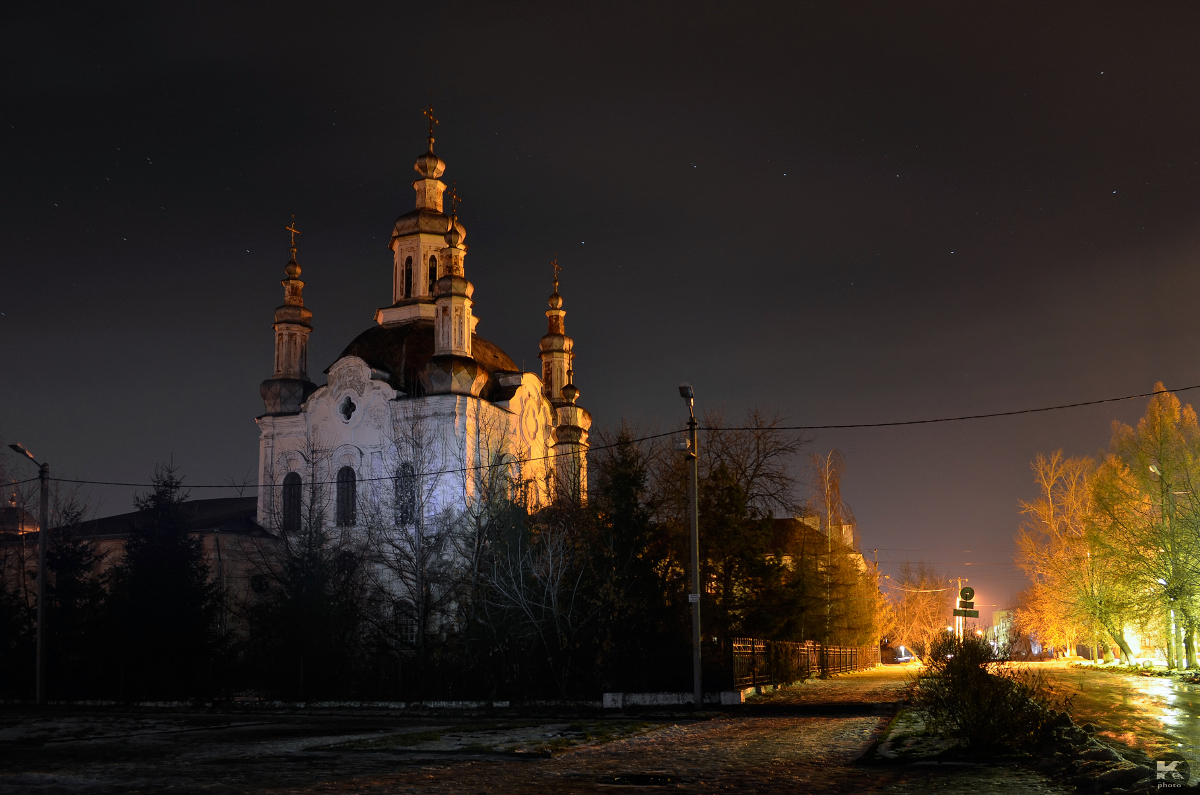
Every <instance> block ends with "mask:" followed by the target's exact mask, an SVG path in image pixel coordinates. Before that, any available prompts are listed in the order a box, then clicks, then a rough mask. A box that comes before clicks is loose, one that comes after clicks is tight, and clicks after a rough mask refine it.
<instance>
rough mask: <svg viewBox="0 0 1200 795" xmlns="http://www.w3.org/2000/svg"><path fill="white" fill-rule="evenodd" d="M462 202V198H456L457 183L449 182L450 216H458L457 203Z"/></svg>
mask: <svg viewBox="0 0 1200 795" xmlns="http://www.w3.org/2000/svg"><path fill="white" fill-rule="evenodd" d="M460 204H462V199H460V198H458V183H457V182H451V183H450V217H451V218H458V205H460Z"/></svg>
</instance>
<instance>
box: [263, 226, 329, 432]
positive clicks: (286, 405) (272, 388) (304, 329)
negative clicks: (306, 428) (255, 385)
mask: <svg viewBox="0 0 1200 795" xmlns="http://www.w3.org/2000/svg"><path fill="white" fill-rule="evenodd" d="M284 228H285V229H287V230H288V231H289V232H291V233H292V246H291V248H292V258H291V259H290V260H289V261H288V264H287V265H285V266H284V268H283V272H284V275H285V276H286V277H287V278H285V279H284V280H283V281H282V282H280V283H281V284H282V285H283V305H282V306H280V307H277V308H276V309H275V325H274V328H275V372H274V373H273V374H272V375H271V377H270V378H268V379H267V380H266V381H263V382H262V385H261V386H260V387H259V394H260V395H261V396H262V399H263V405H264V406H265V407H266V410H267V412H266V413H267V414H297V413H299V411H300V406H301V405H302V404H303V403H304V401H305V399H306V398H308V396H309V395H311V394H312V393H313V391H314V390H315V389H316V388H317V387H316V385H315V384H314V383H313V382H312V381H310V380H309V378H308V335H309V334H311V333H312V323H311V321H312V310H311V309H309V308H308V307H306V306H305V305H304V282H302V281H301V280H300V264H299V263H298V262H296V235H298V234H300V230H299V229H297V228H296V217H295V216H292V223H291V225H290V226H287V227H284Z"/></svg>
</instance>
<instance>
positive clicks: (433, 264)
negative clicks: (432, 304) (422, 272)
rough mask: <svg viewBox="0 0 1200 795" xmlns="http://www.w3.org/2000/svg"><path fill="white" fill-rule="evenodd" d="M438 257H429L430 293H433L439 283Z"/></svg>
mask: <svg viewBox="0 0 1200 795" xmlns="http://www.w3.org/2000/svg"><path fill="white" fill-rule="evenodd" d="M437 280H438V275H437V257H430V258H429V294H430V295H433V287H434V285H435V284H437Z"/></svg>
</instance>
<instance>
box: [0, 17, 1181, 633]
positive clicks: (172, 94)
mask: <svg viewBox="0 0 1200 795" xmlns="http://www.w3.org/2000/svg"><path fill="white" fill-rule="evenodd" d="M20 5H25V6H27V8H25V9H21V8H20V7H19V6H20ZM116 5H117V4H83V3H79V4H75V5H67V4H63V5H56V6H52V5H49V4H41V3H37V4H34V3H28V4H6V6H5V8H4V10H3V11H0V74H2V75H3V77H2V78H0V86H2V89H0V90H2V91H3V94H2V97H0V101H2V103H3V104H2V108H3V111H2V113H0V252H2V254H0V275H2V277H3V287H2V288H0V340H2V341H3V349H4V352H5V357H4V364H3V372H4V375H3V376H2V377H0V439H2V440H3V441H4V442H5V443H7V442H10V441H12V440H14V439H15V440H20V441H21V442H23V443H25V444H26V445H27V446H28V447H29V448H30V449H31V450H33V451H34V453H35V454H37V455H38V456H40V457H44V458H45V459H47V460H48V461H49V462H50V463H51V465H52V467H53V472H54V474H56V475H62V476H75V477H81V478H90V479H104V480H129V481H137V482H144V481H146V480H147V479H148V477H149V475H150V473H151V472H152V470H153V468H154V465H155V463H156V462H159V461H164V460H167V459H171V458H173V460H174V462H175V463H176V464H178V465H179V466H180V467H181V471H182V472H183V473H184V474H185V475H186V476H187V479H188V482H191V483H194V484H211V483H221V482H224V481H225V480H226V478H228V477H231V476H232V477H234V478H241V477H244V476H247V475H249V476H250V477H253V469H254V466H255V462H256V460H257V448H256V444H257V429H256V426H255V424H254V417H255V416H256V415H258V414H260V413H261V412H262V410H263V409H262V402H261V400H260V398H259V394H258V385H259V382H260V381H262V380H263V379H264V378H267V377H269V376H270V375H271V366H272V351H273V334H272V331H271V321H272V312H273V310H274V308H275V307H276V306H277V305H279V304H280V303H282V288H281V287H280V285H279V280H280V279H281V278H282V277H283V270H282V268H283V265H284V263H285V262H286V261H287V258H288V250H287V248H288V235H287V233H286V232H285V231H284V230H283V227H284V226H285V225H286V224H288V223H289V222H290V220H291V217H292V215H293V214H295V216H296V223H297V225H298V227H299V228H300V229H301V230H302V233H303V234H302V236H301V238H300V240H299V246H300V257H299V259H300V263H301V265H302V266H303V268H304V274H303V278H304V279H305V281H306V282H307V288H306V290H305V299H306V303H307V305H308V306H309V307H311V309H312V310H313V313H314V320H313V323H314V326H315V329H316V330H315V332H314V334H313V336H312V340H311V345H312V347H311V352H310V367H309V369H310V373H311V374H312V375H313V376H314V378H315V379H316V380H318V381H321V380H322V379H323V376H322V375H321V371H322V370H324V369H325V368H326V367H327V366H328V365H329V364H330V363H331V362H332V361H333V359H334V357H335V356H336V355H337V354H338V353H339V352H340V351H341V350H342V348H343V347H344V346H345V345H346V344H347V343H348V342H349V341H350V340H351V339H352V338H353V337H354V336H355V335H357V334H358V333H359V332H361V331H362V330H364V329H366V328H368V327H369V326H370V325H371V324H372V322H373V321H372V316H373V313H374V311H375V309H376V308H377V307H379V306H383V305H385V304H387V302H388V301H389V300H390V295H391V293H390V290H391V276H390V267H391V253H390V252H389V251H388V249H387V243H388V240H389V236H390V231H391V228H392V223H393V221H394V220H395V218H396V217H397V216H399V215H401V214H403V213H405V212H407V211H408V210H410V209H411V208H412V207H413V191H412V189H411V188H410V184H411V182H412V180H413V179H414V178H415V177H416V174H415V172H414V171H413V169H412V162H413V160H414V158H415V156H416V155H417V154H419V153H420V152H422V151H423V150H424V147H425V135H426V132H425V119H424V118H423V117H422V115H421V110H422V108H423V107H424V106H425V103H426V102H427V101H428V98H429V93H430V92H431V91H432V92H433V98H434V103H435V106H436V108H437V115H438V116H439V118H440V119H441V124H440V126H439V128H438V131H437V134H436V135H437V145H436V149H437V152H438V154H439V155H441V156H442V157H443V158H444V159H445V160H446V161H447V163H448V169H447V172H446V175H445V176H444V177H443V179H444V180H445V181H447V182H450V181H456V182H457V186H458V190H459V193H460V194H461V196H462V197H463V205H462V210H461V219H462V221H463V223H464V224H465V226H466V227H467V230H468V237H467V240H466V242H467V243H468V244H469V246H470V254H469V255H468V257H467V260H466V267H467V275H468V277H469V278H470V279H471V281H472V282H474V284H475V287H476V292H475V300H476V302H477V303H476V309H477V311H478V314H479V315H480V316H481V317H482V321H481V323H480V325H479V333H480V335H481V336H484V337H486V338H488V339H490V340H492V341H493V342H496V343H497V344H499V345H500V346H501V347H502V348H504V349H505V350H506V351H507V352H508V353H509V354H510V355H511V356H512V357H513V358H514V360H515V361H517V362H518V363H519V364H523V365H524V367H525V368H526V369H529V370H534V371H536V370H537V369H538V367H537V365H538V360H537V358H536V357H537V350H538V345H537V343H538V339H539V337H540V336H541V335H542V334H544V333H545V328H546V321H545V317H544V315H543V312H544V310H545V309H546V304H545V300H546V296H547V294H548V293H549V292H550V267H549V261H550V259H551V258H552V257H553V256H555V254H557V255H558V257H559V261H560V262H561V263H562V265H563V267H564V270H563V275H562V292H563V295H564V298H565V308H566V309H567V312H568V314H567V331H568V333H569V334H571V335H572V336H573V337H574V338H575V340H576V350H577V353H578V359H577V367H576V384H577V385H578V386H579V388H580V390H581V393H582V394H581V397H580V402H581V403H582V404H583V405H585V406H586V407H588V408H589V409H590V410H591V412H592V415H593V417H594V418H595V421H596V426H597V427H599V428H606V427H607V428H612V427H613V426H615V425H617V424H619V423H620V421H621V420H622V419H626V420H628V421H629V422H630V423H632V424H634V425H635V426H637V427H638V428H640V429H642V430H645V431H652V430H665V429H669V428H670V427H673V426H675V425H676V424H678V423H679V422H680V421H681V419H682V418H683V417H684V414H683V411H684V407H683V404H682V401H681V400H680V399H679V397H678V392H677V390H676V385H677V384H678V383H679V382H680V381H684V380H687V381H691V382H692V383H693V384H694V385H695V389H696V394H697V404H698V407H699V408H700V409H701V410H707V409H723V410H724V411H725V413H726V416H727V418H728V419H730V420H731V421H732V420H736V419H739V418H740V416H741V415H742V413H743V412H744V411H745V409H746V408H747V407H748V406H751V405H756V406H760V407H763V408H765V409H768V410H777V411H779V412H782V413H784V414H786V416H787V417H788V418H789V419H790V420H791V421H792V422H793V423H795V424H802V425H812V424H826V423H857V422H880V421H891V420H905V419H919V418H927V417H938V416H945V415H957V414H972V413H980V412H991V411H1004V410H1010V409H1020V408H1027V407H1034V406H1043V405H1053V404H1059V403H1069V402H1076V401H1084V400H1091V399H1097V398H1104V397H1112V396H1118V395H1127V394H1134V393H1140V392H1145V391H1148V390H1149V389H1150V388H1151V387H1152V386H1153V384H1154V382H1155V381H1156V380H1162V381H1164V382H1166V383H1167V385H1168V386H1185V385H1193V384H1198V383H1200V368H1198V366H1197V365H1198V363H1200V353H1198V351H1197V348H1198V343H1200V318H1198V316H1197V315H1198V313H1197V311H1196V307H1197V299H1198V298H1200V268H1198V267H1197V264H1198V261H1200V49H1198V47H1197V42H1198V41H1200V16H1198V15H1197V13H1195V6H1194V4H1187V5H1183V4H1180V5H1172V4H1167V3H1158V4H1154V5H1143V4H1128V5H1127V6H1126V7H1125V8H1124V9H1123V10H1109V11H1105V10H1104V6H1103V5H1102V4H1095V3H1088V4H1080V5H1075V6H1071V5H1066V4H1053V5H1052V6H1051V7H1049V8H1047V7H1045V6H1046V4H1042V3H1038V4H1030V5H1026V6H1023V5H1019V4H1015V3H1005V4H990V5H991V8H990V13H983V12H981V11H979V4H961V3H945V4H937V5H922V4H919V3H904V4H891V3H886V4H885V3H874V4H872V3H865V4H864V3H832V2H831V3H826V4H822V5H800V4H786V5H785V4H780V5H768V4H761V5H752V4H734V3H726V4H711V3H709V4H706V3H698V4H697V3H691V4H682V3H681V4H676V5H668V4H655V3H644V2H642V3H632V4H628V5H621V4H618V3H613V2H608V3H593V4H588V5H587V6H586V7H585V6H584V5H583V4H564V3H553V4H545V5H533V4H528V3H518V4H478V5H472V4H458V3H445V2H441V3H428V4H420V5H400V4H397V3H391V2H388V3H377V4H369V3H356V4H341V3H337V4H335V3H321V4H316V3H308V4H305V3H286V4H285V3H278V4H256V8H255V9H254V10H247V9H245V8H242V7H241V6H240V4H235V5H230V6H228V7H226V8H223V9H222V8H219V7H218V6H217V5H216V4H213V3H205V4H199V5H196V6H194V7H189V6H187V5H185V4H183V3H172V4H162V5H161V7H160V6H159V5H157V4H156V5H150V4H147V5H145V6H136V5H130V6H126V7H125V9H124V10H122V11H113V10H111V9H110V8H109V6H112V7H115V6H116ZM50 9H53V10H52V11H51V10H50ZM1189 394H1190V395H1193V396H1194V395H1196V394H1200V393H1185V394H1184V395H1182V397H1185V398H1187V397H1188V395H1189ZM1144 406H1145V401H1144V400H1138V401H1131V402H1129V403H1124V404H1115V405H1113V404H1110V405H1105V406H1099V407H1093V408H1086V409H1077V410H1070V411H1063V412H1057V413H1051V414H1041V415H1034V416H1026V417H1018V418H1009V419H994V420H984V421H978V422H971V423H959V424H949V425H938V426H917V427H910V428H905V429H891V430H853V431H838V432H819V433H816V434H814V435H813V442H812V444H811V445H810V446H809V447H808V450H809V451H810V452H825V451H827V450H829V449H830V448H834V447H837V448H840V449H841V450H842V451H843V452H844V453H845V456H846V459H847V465H848V472H847V480H846V485H845V495H846V498H847V501H848V502H849V503H850V505H851V507H852V508H853V510H854V513H855V514H856V516H857V518H858V522H859V530H860V533H861V536H862V542H863V547H864V548H865V549H866V550H867V554H868V558H870V557H871V555H872V553H871V552H870V550H872V549H874V548H878V549H879V552H878V555H879V560H880V563H881V565H882V566H883V570H884V571H885V572H887V573H892V574H893V575H894V574H895V568H896V566H897V565H898V563H900V562H902V561H904V560H906V559H911V560H914V561H915V560H922V559H923V560H926V561H929V562H932V563H934V564H936V567H937V568H938V569H939V570H940V571H941V572H942V574H943V575H947V576H949V575H955V576H966V577H969V578H970V582H971V584H972V585H974V586H975V587H976V590H977V591H978V596H977V598H976V603H977V604H978V605H980V606H981V609H982V610H983V615H984V617H985V618H986V617H987V616H988V615H989V614H990V610H991V609H992V608H991V607H989V605H992V604H997V605H1002V606H1006V605H1007V604H1008V603H1009V602H1010V601H1011V599H1012V596H1013V594H1014V593H1015V591H1016V590H1018V589H1019V588H1020V587H1023V581H1022V579H1021V577H1020V575H1019V574H1017V573H1016V571H1015V569H1014V568H1013V566H1012V565H1011V560H1012V554H1013V543H1012V535H1013V531H1014V529H1015V528H1016V526H1017V524H1018V522H1019V514H1018V501H1019V500H1021V499H1030V498H1031V497H1032V496H1033V485H1032V479H1031V476H1030V470H1029V462H1030V461H1031V459H1032V458H1033V457H1034V455H1035V454H1036V453H1037V452H1039V451H1045V452H1049V451H1052V450H1054V449H1056V448H1060V447H1061V448H1064V449H1065V450H1066V451H1067V452H1068V453H1070V454H1099V453H1101V452H1102V451H1103V450H1104V449H1105V448H1106V447H1107V444H1108V440H1109V435H1110V423H1111V421H1112V420H1113V419H1120V420H1122V421H1126V422H1131V421H1135V420H1136V418H1137V417H1139V416H1140V415H1141V413H1142V411H1143V409H1144ZM4 455H5V456H6V458H5V463H6V464H7V465H8V466H10V467H16V471H17V472H20V473H23V474H25V475H27V476H29V475H32V474H34V472H33V469H32V467H24V465H21V464H18V463H17V461H16V459H15V457H14V456H12V455H11V454H9V453H7V452H5V453H4ZM798 463H801V462H798ZM22 467H24V468H22ZM798 471H800V470H799V467H798ZM132 491H133V490H132V489H128V488H95V489H92V490H91V492H90V498H91V501H92V507H93V509H94V510H95V511H96V513H97V515H107V514H111V513H119V512H123V511H127V510H130V508H131V504H130V497H131V494H132ZM228 494H231V492H229V491H213V490H207V489H197V490H193V492H192V496H193V497H210V496H223V495H228ZM967 564H970V565H967Z"/></svg>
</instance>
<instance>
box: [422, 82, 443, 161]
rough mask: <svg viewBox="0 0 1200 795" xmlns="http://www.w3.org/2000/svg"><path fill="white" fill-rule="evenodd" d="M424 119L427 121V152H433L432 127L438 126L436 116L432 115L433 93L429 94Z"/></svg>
mask: <svg viewBox="0 0 1200 795" xmlns="http://www.w3.org/2000/svg"><path fill="white" fill-rule="evenodd" d="M424 114H425V118H427V119H429V151H430V152H432V151H433V125H435V124H439V123H440V122H439V121H438V120H437V116H434V115H433V92H432V91H430V92H429V107H428V108H426V109H425V111H424Z"/></svg>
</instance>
